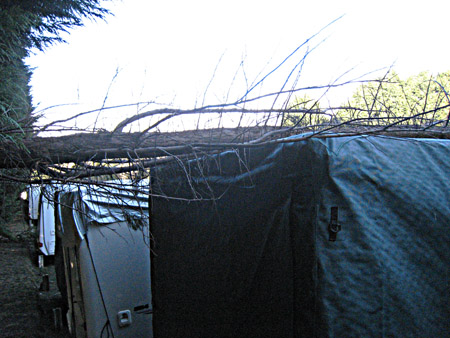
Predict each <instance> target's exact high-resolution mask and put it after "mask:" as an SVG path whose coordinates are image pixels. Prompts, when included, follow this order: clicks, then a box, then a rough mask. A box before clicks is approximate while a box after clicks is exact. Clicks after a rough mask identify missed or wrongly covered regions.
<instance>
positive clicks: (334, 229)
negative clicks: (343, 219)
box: [328, 207, 342, 242]
mask: <svg viewBox="0 0 450 338" xmlns="http://www.w3.org/2000/svg"><path fill="white" fill-rule="evenodd" d="M338 216H339V215H338V207H331V217H330V224H328V233H329V238H328V240H329V241H331V242H335V241H336V236H337V233H338V232H339V231H341V228H342V227H341V225H340V224H339V223H338Z"/></svg>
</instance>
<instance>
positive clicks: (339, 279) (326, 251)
mask: <svg viewBox="0 0 450 338" xmlns="http://www.w3.org/2000/svg"><path fill="white" fill-rule="evenodd" d="M153 175H154V176H153V181H154V182H153V184H152V192H153V193H154V197H153V198H152V201H151V203H152V204H151V232H152V235H153V239H154V242H153V248H152V250H153V257H152V262H153V270H152V274H153V275H152V278H153V286H154V288H153V301H154V330H155V337H450V310H449V306H448V304H449V300H450V299H449V298H450V297H449V290H450V274H449V272H450V271H449V266H450V250H449V249H450V141H447V140H428V139H403V138H402V139H399V138H390V137H382V136H357V137H356V136H355V137H337V136H336V137H331V138H326V139H317V138H312V139H309V140H306V141H302V142H291V143H289V142H287V143H282V144H275V145H270V146H265V147H261V148H253V149H246V150H241V151H228V152H224V153H222V154H219V155H215V156H210V157H202V158H201V159H199V160H197V161H191V162H187V163H184V165H183V166H181V165H180V164H179V163H178V164H177V165H174V166H172V167H165V168H163V169H161V170H157V171H155V172H154V173H153ZM157 195H158V196H160V197H155V196H157ZM332 210H333V211H332ZM332 213H333V214H334V215H335V216H336V217H334V216H332ZM330 223H333V226H335V223H336V224H337V223H338V224H339V225H340V231H339V232H337V233H335V232H333V231H330ZM334 235H335V236H336V237H335V240H334V241H333V240H330V239H334V238H333V236H334Z"/></svg>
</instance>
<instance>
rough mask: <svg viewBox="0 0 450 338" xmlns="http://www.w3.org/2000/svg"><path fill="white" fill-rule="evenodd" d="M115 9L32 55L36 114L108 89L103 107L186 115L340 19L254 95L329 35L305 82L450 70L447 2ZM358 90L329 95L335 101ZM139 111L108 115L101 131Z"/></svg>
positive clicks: (100, 99)
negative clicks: (62, 41)
mask: <svg viewBox="0 0 450 338" xmlns="http://www.w3.org/2000/svg"><path fill="white" fill-rule="evenodd" d="M108 8H110V9H111V11H112V12H113V13H114V16H109V17H107V18H106V22H103V21H99V22H87V23H86V26H85V27H83V28H79V29H75V30H72V31H71V33H70V35H68V36H64V38H65V39H66V40H67V42H68V43H67V44H58V45H55V46H53V47H51V48H48V49H47V50H46V51H45V52H44V53H38V54H37V55H34V56H32V57H30V58H29V60H28V63H29V65H30V66H31V67H33V68H35V70H34V75H33V78H32V82H31V86H32V95H33V99H34V104H35V105H36V106H38V110H42V109H44V108H47V107H50V106H54V105H60V104H76V105H71V106H69V107H59V108H56V109H50V110H47V111H46V112H45V117H46V118H47V119H49V120H52V119H55V118H61V117H62V116H67V114H75V113H79V112H82V111H84V110H87V109H92V108H99V107H101V106H102V105H103V103H104V100H105V96H106V94H107V93H108V97H107V99H106V102H105V106H112V105H118V104H124V103H134V102H138V101H156V102H157V103H158V104H161V105H163V106H172V107H175V108H183V109H191V108H194V107H199V106H202V105H204V104H218V103H224V102H232V101H233V100H235V99H237V98H238V97H240V96H242V94H243V93H244V92H245V89H246V88H247V87H248V86H249V85H251V84H252V83H255V82H256V81H258V80H260V79H261V78H262V76H263V75H265V74H267V73H268V72H269V71H270V70H272V69H273V68H274V67H275V66H276V65H277V64H279V63H280V62H281V61H282V60H283V59H284V58H285V57H286V56H288V55H289V54H290V53H291V52H292V51H294V50H295V48H296V47H298V46H299V45H300V44H302V43H303V42H304V41H305V40H307V39H308V38H309V37H311V36H312V35H313V34H315V33H317V32H318V31H319V30H320V29H321V28H323V27H325V26H326V25H327V24H329V23H330V22H331V21H333V20H334V19H336V18H338V17H340V16H341V15H344V17H343V18H341V19H340V20H339V21H337V22H336V23H334V24H333V25H331V26H330V27H328V28H327V29H325V30H324V31H322V32H321V33H320V34H319V35H318V36H317V37H316V38H314V39H312V40H311V41H310V42H309V43H307V44H306V45H305V47H304V48H302V49H301V50H299V51H298V53H297V54H295V55H294V56H293V57H292V59H291V60H290V62H288V63H287V64H286V65H285V66H284V67H282V68H280V69H279V70H278V71H277V72H276V73H275V74H274V75H272V76H270V77H269V78H267V79H266V80H265V81H264V83H263V86H262V87H258V89H257V90H255V91H254V95H259V94H263V93H269V92H273V91H277V90H279V89H280V88H281V86H282V84H283V82H284V79H286V77H287V75H288V74H289V72H290V71H291V69H293V68H294V67H295V65H296V64H297V63H298V62H299V61H300V60H301V59H302V57H303V55H304V54H305V53H306V51H307V50H308V49H309V50H311V49H313V48H314V47H316V46H317V45H319V44H320V43H321V42H322V41H323V40H324V39H325V41H324V42H323V43H322V44H320V46H319V47H318V48H317V49H315V50H314V51H313V52H312V53H311V54H310V55H309V56H308V57H307V58H306V62H305V64H304V65H303V68H302V72H301V76H300V78H299V83H298V87H305V86H311V85H326V84H328V83H330V82H332V81H334V80H335V79H336V78H338V77H339V76H340V75H342V74H343V73H345V72H346V71H348V70H350V69H353V70H352V71H351V72H350V73H349V74H347V75H346V76H345V77H344V79H346V80H349V79H353V78H357V77H359V76H361V75H363V74H365V73H367V72H370V71H374V70H377V69H380V68H386V67H390V66H391V65H392V64H394V63H395V64H394V70H396V71H397V72H398V73H400V75H401V76H403V77H406V76H409V75H412V74H416V73H418V72H421V71H425V70H428V71H431V72H433V73H436V72H444V71H448V70H450V53H449V52H450V47H449V46H450V45H449V44H448V33H449V28H448V13H450V1H448V0H427V1H423V0H420V1H419V0H407V1H404V0H378V1H368V0H339V1H336V0H310V1H302V0H292V1H290V0H276V1H274V0H271V1H266V0H257V1H254V0H228V1H213V0H190V1H186V0H164V1H162V0H159V1H154V0H122V1H120V0H115V1H113V2H112V3H111V4H109V5H108ZM241 62H243V65H242V66H240V64H241ZM116 70H118V74H117V76H116V77H115V78H114V75H115V73H116ZM385 71H386V69H384V70H383V72H385ZM383 72H381V73H380V72H379V73H376V75H372V76H371V78H374V77H376V76H380V75H382V73H383ZM213 75H214V76H213ZM213 77H214V78H213ZM294 77H295V76H294ZM113 78H114V80H113ZM212 78H213V80H212V82H211V79H212ZM233 78H234V80H233ZM206 88H208V90H207V91H206V95H204V94H205V90H206ZM230 88H231V90H230ZM351 91H352V88H350V87H349V89H348V90H340V91H332V92H331V93H330V94H329V95H328V96H327V97H326V98H324V99H328V100H331V102H332V104H334V105H339V104H341V103H343V102H344V101H345V100H346V97H347V96H348V95H350V93H351ZM309 95H310V96H313V97H314V96H320V93H319V92H316V93H309ZM267 103H268V101H266V102H264V104H267ZM269 104H270V102H269ZM157 107H159V106H155V105H153V106H149V107H147V109H155V108H157ZM140 108H142V106H140V107H133V108H128V109H121V110H117V111H115V112H114V111H108V114H103V115H102V116H99V117H98V120H97V125H96V126H107V124H108V122H111V121H112V120H114V121H115V120H116V119H117V120H121V119H122V118H124V117H125V116H128V115H131V114H134V113H136V112H137V111H138V110H139V109H140ZM259 108H262V106H261V105H260V106H259Z"/></svg>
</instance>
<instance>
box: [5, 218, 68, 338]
mask: <svg viewBox="0 0 450 338" xmlns="http://www.w3.org/2000/svg"><path fill="white" fill-rule="evenodd" d="M8 230H9V231H10V232H11V233H12V234H13V235H14V236H17V235H19V236H18V237H19V239H20V240H19V241H17V242H15V241H12V240H10V239H7V238H5V237H1V236H0V337H1V338H6V337H14V338H20V337H24V338H25V337H26V338H30V337H35V338H38V337H39V338H40V337H42V338H44V337H45V338H56V337H58V338H63V337H70V335H69V334H68V332H67V329H66V328H65V327H63V328H62V329H56V328H55V324H54V316H53V308H55V307H58V306H60V303H61V296H60V294H59V292H58V291H57V287H56V281H55V274H54V268H53V266H51V265H50V266H47V267H44V268H43V269H41V270H40V269H39V268H38V267H37V266H35V265H33V264H32V262H31V259H30V249H29V247H30V245H29V244H30V242H29V238H30V237H29V236H27V230H28V229H27V225H26V224H25V222H23V221H21V220H16V221H15V222H12V223H11V224H9V225H8ZM44 274H48V275H49V281H50V291H49V292H43V291H41V292H40V291H39V288H40V285H41V282H42V275H44Z"/></svg>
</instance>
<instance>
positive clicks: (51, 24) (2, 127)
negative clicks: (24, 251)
mask: <svg viewBox="0 0 450 338" xmlns="http://www.w3.org/2000/svg"><path fill="white" fill-rule="evenodd" d="M101 2H102V1H101V0H0V142H1V141H3V140H8V141H13V142H14V143H15V144H16V146H17V147H23V143H22V142H21V140H22V139H23V138H24V137H27V135H28V134H29V131H30V130H31V128H30V127H32V124H33V122H34V118H33V116H32V114H31V113H32V110H33V108H32V104H31V95H30V88H29V85H28V84H29V81H30V76H31V71H30V70H29V69H28V67H27V66H26V65H25V63H24V58H25V57H26V56H27V55H28V54H29V53H30V51H31V50H32V49H33V48H36V49H38V50H41V51H42V50H43V49H44V48H45V47H46V46H48V45H50V44H53V43H56V42H62V41H63V39H62V38H61V36H60V34H61V32H67V31H68V30H69V29H70V28H73V27H77V26H82V25H83V19H85V18H89V19H101V18H104V17H105V15H107V14H108V13H109V11H108V10H107V9H105V8H103V7H101V6H100V3H101ZM0 183H1V184H0V206H2V207H1V208H0V230H1V223H2V222H6V221H9V220H10V217H11V215H12V214H13V211H16V210H15V208H14V207H10V206H12V205H14V203H13V202H14V201H15V200H16V197H17V194H18V192H19V191H20V189H22V187H21V185H17V184H14V183H11V182H0ZM6 206H8V207H6Z"/></svg>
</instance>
